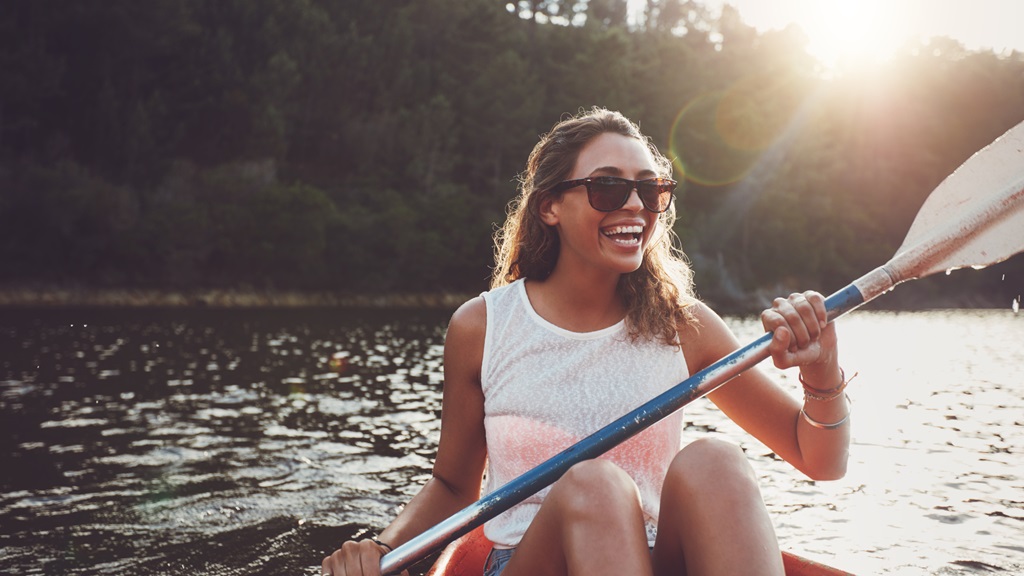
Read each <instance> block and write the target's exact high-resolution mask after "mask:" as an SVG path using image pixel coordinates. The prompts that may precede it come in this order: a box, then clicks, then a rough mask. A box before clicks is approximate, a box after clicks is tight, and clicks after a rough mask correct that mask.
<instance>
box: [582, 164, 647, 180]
mask: <svg viewBox="0 0 1024 576" xmlns="http://www.w3.org/2000/svg"><path fill="white" fill-rule="evenodd" d="M623 173H624V172H623V170H622V169H621V168H619V167H618V166H601V167H600V168H594V169H593V170H591V171H590V175H591V176H593V175H594V174H610V175H612V176H622V175H623ZM657 175H658V173H657V172H655V171H654V170H649V169H648V170H641V171H640V174H639V177H640V178H641V179H643V178H650V177H653V176H657Z"/></svg>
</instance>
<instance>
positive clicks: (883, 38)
mask: <svg viewBox="0 0 1024 576" xmlns="http://www.w3.org/2000/svg"><path fill="white" fill-rule="evenodd" d="M805 6H806V12H805V17H804V19H802V20H803V21H802V23H801V27H802V28H803V29H804V33H805V34H807V37H808V46H807V49H808V51H810V52H811V54H812V55H813V56H815V57H816V58H817V59H818V60H820V61H821V63H822V65H823V66H825V68H826V69H829V70H835V69H837V68H839V67H842V66H845V65H851V64H852V65H860V64H867V63H873V62H880V61H884V60H886V59H887V58H889V57H890V56H892V55H893V53H894V52H895V51H896V49H897V48H899V46H900V44H902V43H903V42H904V41H905V39H906V38H905V34H906V29H907V27H906V26H905V23H906V20H905V15H904V14H903V13H901V12H900V9H901V6H900V3H895V2H885V1H883V0H827V1H812V2H806V3H805Z"/></svg>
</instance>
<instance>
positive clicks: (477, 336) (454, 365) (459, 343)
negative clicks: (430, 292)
mask: <svg viewBox="0 0 1024 576" xmlns="http://www.w3.org/2000/svg"><path fill="white" fill-rule="evenodd" d="M486 334H487V304H486V303H485V302H484V299H483V297H482V296H477V297H476V298H473V299H471V300H469V301H467V302H466V303H464V304H463V305H462V306H459V308H458V309H457V310H456V311H455V312H454V313H453V314H452V319H451V321H450V322H449V323H448V333H447V334H446V335H445V344H444V355H445V371H446V372H448V373H451V372H452V371H455V370H458V371H460V372H464V373H465V374H467V375H468V374H473V375H475V376H477V377H479V372H480V367H481V365H482V364H483V355H484V337H485V335H486ZM446 380H449V378H447V377H446Z"/></svg>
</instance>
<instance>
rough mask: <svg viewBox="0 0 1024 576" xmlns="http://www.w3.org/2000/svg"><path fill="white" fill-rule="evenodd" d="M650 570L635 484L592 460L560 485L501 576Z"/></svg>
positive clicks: (576, 468)
mask: <svg viewBox="0 0 1024 576" xmlns="http://www.w3.org/2000/svg"><path fill="white" fill-rule="evenodd" d="M650 570H651V568H650V555H649V553H648V548H647V536H646V531H645V530H644V519H643V510H642V508H641V506H640V496H639V491H638V490H637V487H636V484H635V483H634V482H633V480H632V478H630V477H629V475H628V474H626V473H625V472H624V471H623V470H622V469H621V468H619V467H617V466H615V465H614V464H612V463H611V462H608V461H607V460H589V461H587V462H582V463H580V464H577V465H576V466H573V467H572V468H571V469H570V470H569V471H568V472H566V474H565V475H564V476H563V477H562V478H561V479H559V480H558V482H556V483H555V485H554V486H553V487H552V489H551V491H550V492H549V493H548V495H547V496H546V497H545V499H544V503H543V504H542V505H541V508H540V511H539V512H538V513H537V516H536V517H535V518H534V519H533V522H531V523H530V527H529V528H528V529H527V530H526V533H525V534H524V535H523V538H522V540H521V541H520V543H519V546H518V547H517V548H516V552H515V554H513V555H512V556H511V558H510V559H509V561H508V564H507V566H506V567H505V569H504V571H503V572H502V575H503V576H525V575H529V576H534V575H536V576H542V575H553V576H554V575H562V574H568V573H569V572H570V571H571V572H573V573H580V574H588V573H590V574H597V573H605V574H607V573H615V574H640V575H642V574H649V573H650Z"/></svg>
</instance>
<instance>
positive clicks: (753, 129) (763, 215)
mask: <svg viewBox="0 0 1024 576" xmlns="http://www.w3.org/2000/svg"><path fill="white" fill-rule="evenodd" d="M519 4H520V5H521V6H517V7H512V6H511V4H506V2H496V1H489V0H388V1H379V0H342V1H338V0H295V1H288V2H279V1H276V0H224V1H218V2H210V1H208V0H152V1H146V2H138V1H136V0H103V1H99V0H94V1H88V0H77V1H65V2H58V1H56V0H6V1H5V2H3V3H2V4H0V285H6V286H61V285H68V284H74V285H80V286H91V287H145V288H161V289H170V290H180V289H192V288H197V287H245V288H250V289H257V290H262V289H267V288H274V289H297V290H331V291H338V292H343V293H375V294H380V293H388V292H442V291H443V292H467V293H474V292H478V291H480V290H481V289H483V288H485V286H486V280H487V278H488V275H489V268H488V266H489V263H490V261H491V250H492V248H491V241H490V238H491V234H492V233H493V231H494V229H495V227H496V225H497V224H498V223H500V222H501V220H502V219H503V217H504V210H505V206H506V204H507V202H508V201H509V200H510V199H511V197H512V195H513V194H514V192H515V187H516V175H517V173H518V172H519V171H520V170H521V169H522V168H523V166H524V164H525V161H526V156H527V154H528V153H529V150H530V148H531V147H532V145H533V143H534V142H535V141H536V138H537V135H538V134H540V133H542V132H544V131H546V130H547V129H548V128H550V127H551V125H552V124H553V123H554V122H556V121H557V120H558V119H559V118H560V117H561V116H562V115H563V114H566V113H573V112H576V111H577V110H579V109H580V108H584V107H590V106H592V105H600V106H605V107H609V108H613V109H618V110H621V111H622V112H624V113H625V114H626V115H628V116H630V117H632V118H634V119H636V120H638V121H639V122H640V123H641V125H642V127H643V128H644V130H645V131H646V132H648V133H649V134H651V135H652V136H653V137H654V138H655V139H656V141H657V143H658V144H659V146H661V147H662V149H663V150H665V151H666V153H668V154H670V155H671V156H672V157H673V158H674V159H675V161H676V176H677V179H679V180H680V181H683V180H684V179H685V184H684V186H682V187H681V189H680V191H679V194H678V196H677V202H678V208H679V211H680V213H681V219H680V223H679V228H678V232H679V234H680V236H681V238H682V240H683V244H684V249H685V250H686V251H687V252H688V254H689V255H690V257H691V259H692V260H693V261H694V264H695V266H696V268H697V272H698V276H697V281H698V289H699V291H700V293H701V294H702V295H703V296H704V297H706V298H709V299H711V300H716V301H718V302H722V303H735V302H739V301H740V300H742V299H743V298H744V297H745V295H748V294H750V293H751V292H754V291H757V290H764V291H767V292H772V291H777V290H787V291H788V290H792V289H797V288H818V289H820V290H822V291H827V290H831V289H834V288H837V287H839V286H841V285H843V284H845V283H846V282H848V281H850V280H852V279H853V278H855V277H857V276H859V275H860V274H862V273H864V272H866V271H868V270H870V269H872V268H874V267H875V266H877V265H879V264H881V263H884V262H885V261H886V260H887V259H888V258H889V257H890V256H891V255H892V251H893V250H894V249H895V248H896V247H897V246H898V245H899V243H900V241H901V240H902V238H903V235H904V233H905V232H906V230H907V228H908V226H909V223H910V221H911V219H912V218H913V216H914V214H915V213H916V211H917V209H918V207H919V206H920V204H921V202H922V201H923V199H924V197H925V196H926V195H927V194H928V192H930V191H931V190H932V189H933V188H934V187H935V185H937V184H938V183H939V182H940V181H941V180H942V179H943V178H944V177H945V176H946V175H947V174H948V173H949V172H950V171H952V170H953V169H954V168H955V167H956V166H957V165H958V164H959V163H960V162H962V161H963V160H964V159H965V158H967V157H968V156H969V155H970V154H971V153H973V152H974V151H976V150H977V149H979V148H980V147H981V146H983V145H985V144H987V143H988V142H989V141H991V140H992V139H993V138H995V137H996V136H998V135H999V134H1001V133H1002V132H1003V131H1004V130H1006V129H1007V128H1009V127H1010V126H1012V125H1014V124H1016V123H1018V122H1020V121H1022V120H1024V54H1022V53H1019V52H1016V53H1013V54H1012V55H1001V56H997V55H994V54H992V53H991V52H969V51H966V50H965V49H964V48H963V47H962V46H960V45H959V44H957V43H956V42H954V41H952V40H948V39H943V38H935V39H927V40H921V41H918V42H914V43H913V44H910V45H907V46H905V47H904V48H903V49H902V50H900V51H899V53H897V54H896V55H895V56H894V57H893V58H892V60H890V61H888V62H886V63H884V64H882V65H877V66H871V67H861V68H857V67H853V66H848V67H841V68H839V69H837V70H824V69H822V67H821V65H820V64H819V63H818V62H816V61H815V60H814V59H813V58H812V57H811V56H809V55H808V54H807V52H806V51H805V49H804V45H805V39H804V38H803V36H802V34H801V33H800V32H799V30H796V29H788V30H786V31H784V32H770V33H764V34H759V33H757V32H756V31H755V30H753V29H752V28H749V27H747V26H745V25H744V24H743V23H742V21H741V20H740V17H739V15H738V14H737V13H736V12H734V11H733V10H731V9H729V8H726V10H725V11H724V12H723V13H722V14H721V16H718V15H711V14H709V13H708V12H707V11H706V10H705V9H704V8H702V6H701V5H700V3H699V2H686V1H682V0H648V2H647V4H648V9H647V11H646V14H645V16H644V18H642V19H640V20H639V21H628V22H627V18H626V14H625V10H624V3H623V2H617V1H614V0H590V2H586V1H573V0H561V1H558V0H533V1H530V2H519ZM534 11H536V13H534ZM545 15H554V16H550V17H548V16H545ZM948 280H950V281H949V282H943V283H942V284H941V285H940V284H939V283H935V284H933V285H929V286H933V287H932V288H928V290H931V291H946V292H947V293H948V291H950V290H958V291H962V292H963V291H966V292H968V293H970V294H974V295H978V296H977V297H978V299H980V300H986V299H990V300H991V301H992V302H996V303H1005V304H1006V305H1007V306H1008V305H1009V303H1010V299H1011V298H1013V297H1016V296H1018V295H1019V294H1020V293H1021V292H1022V291H1024V259H1022V258H1019V257H1018V258H1017V259H1014V260H1011V261H1009V262H1007V263H1005V264H1002V265H1000V266H998V267H994V268H993V269H992V270H989V271H986V272H984V273H970V274H968V273H961V274H955V275H954V278H950V279H948ZM928 294H932V292H928ZM936 295H938V294H936ZM947 295H948V294H947ZM967 300H971V298H967Z"/></svg>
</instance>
